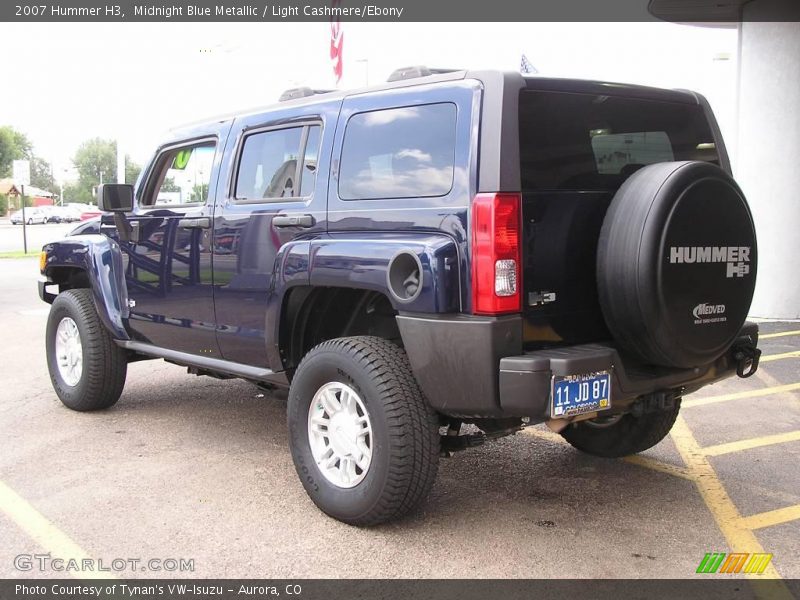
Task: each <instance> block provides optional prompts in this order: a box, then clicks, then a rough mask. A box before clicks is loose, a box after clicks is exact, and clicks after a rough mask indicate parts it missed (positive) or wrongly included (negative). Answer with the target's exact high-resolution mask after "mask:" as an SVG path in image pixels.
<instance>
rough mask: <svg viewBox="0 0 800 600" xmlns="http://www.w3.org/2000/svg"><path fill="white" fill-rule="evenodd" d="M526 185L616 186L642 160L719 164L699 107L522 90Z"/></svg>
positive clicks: (529, 187)
mask: <svg viewBox="0 0 800 600" xmlns="http://www.w3.org/2000/svg"><path fill="white" fill-rule="evenodd" d="M519 111H520V162H521V169H522V173H521V174H522V188H523V190H526V191H530V190H551V189H567V190H615V189H617V188H618V187H619V186H620V185H622V182H623V181H624V180H625V179H627V178H628V177H629V176H630V175H632V174H633V173H635V172H636V171H637V170H638V169H640V168H642V167H643V166H645V165H649V164H653V163H657V162H664V161H672V160H703V161H707V162H712V163H715V164H719V156H718V154H717V151H716V147H715V146H714V139H713V136H712V133H711V130H710V128H709V126H708V122H707V120H706V118H705V114H704V113H703V109H702V107H700V106H698V105H693V104H681V103H676V102H662V101H654V100H641V99H636V98H625V97H619V96H602V95H594V94H574V93H565V92H537V91H523V92H521V95H520V107H519Z"/></svg>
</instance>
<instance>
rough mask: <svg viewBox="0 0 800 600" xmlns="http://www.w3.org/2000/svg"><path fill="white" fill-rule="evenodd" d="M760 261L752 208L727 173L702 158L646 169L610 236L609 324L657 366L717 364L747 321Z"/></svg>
mask: <svg viewBox="0 0 800 600" xmlns="http://www.w3.org/2000/svg"><path fill="white" fill-rule="evenodd" d="M756 259H757V254H756V234H755V228H754V226H753V218H752V215H751V214H750V208H749V207H748V205H747V201H746V200H745V198H744V195H743V194H742V191H741V190H740V189H739V186H738V185H736V182H735V181H733V179H732V178H731V177H730V176H729V175H728V174H727V173H725V172H724V171H723V170H722V169H720V168H719V167H717V166H716V165H713V164H710V163H705V162H696V161H689V162H669V163H657V164H654V165H649V166H647V167H644V168H642V169H640V170H639V171H637V172H636V173H634V174H633V175H632V176H631V177H630V178H628V180H627V181H625V183H624V184H623V185H622V187H620V189H619V191H618V192H617V193H616V195H615V196H614V199H613V201H612V202H611V206H610V207H609V209H608V212H607V213H606V216H605V220H604V221H603V227H602V230H601V232H600V239H599V243H598V252H597V280H598V292H599V295H600V306H601V308H602V311H603V316H604V317H605V320H606V324H607V325H608V328H609V330H610V331H611V333H612V335H613V336H614V338H615V340H616V341H617V342H618V343H619V345H620V346H621V349H622V350H623V351H627V352H628V353H630V354H633V355H635V356H637V357H638V358H640V359H641V360H642V361H644V362H646V363H648V364H653V365H663V366H669V367H682V368H689V367H696V366H700V365H704V364H708V363H710V362H712V361H714V360H715V359H716V358H718V357H719V356H721V355H722V354H723V353H724V352H725V351H726V350H727V349H728V348H729V347H730V345H731V343H732V342H733V340H734V338H735V337H736V335H737V333H738V332H739V330H740V328H741V326H742V325H743V323H744V321H745V319H746V317H747V313H748V311H749V309H750V302H751V300H752V298H753V289H754V287H755V280H756V264H757V263H756Z"/></svg>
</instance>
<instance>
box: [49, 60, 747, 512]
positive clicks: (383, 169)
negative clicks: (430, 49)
mask: <svg viewBox="0 0 800 600" xmlns="http://www.w3.org/2000/svg"><path fill="white" fill-rule="evenodd" d="M281 100H282V101H281V102H279V103H277V104H275V105H272V106H270V107H268V108H266V109H262V110H255V111H252V112H244V113H241V114H236V115H235V116H231V117H226V118H220V119H215V120H212V121H210V122H208V123H204V124H201V125H193V126H190V127H188V128H185V129H181V130H177V131H175V132H174V134H173V135H172V137H171V138H170V139H168V140H165V141H164V142H163V144H162V145H161V146H160V148H159V149H158V151H157V152H156V153H155V156H154V157H153V159H152V161H151V162H150V164H149V165H148V166H147V167H146V168H145V169H144V170H143V172H142V174H141V176H140V177H139V180H138V182H137V183H136V185H135V186H129V185H120V184H115V185H110V184H106V185H105V186H101V188H100V190H99V192H98V193H99V204H100V207H101V208H102V210H103V211H104V212H105V213H106V214H105V215H104V216H103V218H102V220H101V221H100V222H99V223H98V225H97V226H96V227H95V231H94V233H89V234H80V235H74V236H70V237H67V238H65V239H63V240H61V241H58V242H55V243H51V244H48V245H47V246H45V248H44V250H43V256H42V265H41V271H42V274H43V275H44V280H43V281H42V282H41V284H40V294H41V297H42V298H43V299H44V300H45V301H46V302H49V303H51V304H52V308H51V312H50V318H49V321H48V325H47V361H48V364H49V368H50V373H51V377H52V381H53V386H54V388H55V391H56V393H57V394H58V396H59V398H60V399H61V400H62V401H63V403H64V404H65V405H67V406H68V407H69V408H72V409H75V410H95V409H102V408H107V407H109V406H111V405H113V404H114V403H115V402H116V401H117V399H118V398H119V396H120V394H121V392H122V388H123V385H124V382H125V375H126V366H127V364H128V363H129V362H132V361H136V360H142V359H149V358H163V359H165V360H167V361H170V362H172V363H176V364H179V365H184V366H187V367H188V369H189V372H190V373H194V374H197V375H211V376H215V377H221V378H229V377H239V378H244V379H247V380H249V381H252V382H254V383H256V384H258V385H261V386H264V387H268V388H272V387H288V388H289V397H288V423H289V437H290V446H291V452H292V456H293V459H294V463H295V466H296V468H297V473H298V475H299V477H300V480H301V482H302V484H303V486H304V487H305V489H306V491H307V492H308V494H309V495H310V497H311V498H312V499H313V501H314V502H315V503H316V504H317V505H318V506H319V507H320V508H321V509H322V510H323V511H325V512H326V513H328V514H329V515H332V516H333V517H335V518H337V519H340V520H342V521H344V522H347V523H352V524H357V525H370V524H375V523H379V522H382V521H386V520H389V519H393V518H396V517H398V516H400V515H402V514H404V513H406V512H408V511H409V510H410V509H412V508H413V507H415V506H417V505H418V504H419V503H420V501H421V500H422V499H423V498H424V497H425V495H426V494H427V493H428V491H429V490H430V488H431V486H432V484H433V481H434V478H435V475H436V470H437V465H438V461H439V457H440V456H441V455H448V454H449V453H451V452H453V451H456V450H460V449H463V448H467V447H469V446H474V445H477V444H480V443H482V442H483V441H484V440H486V439H488V438H493V437H499V436H503V435H508V434H511V433H514V432H516V431H518V430H519V429H521V428H522V427H524V426H526V425H528V424H534V423H541V422H546V423H547V424H548V425H549V426H550V427H551V428H552V429H553V430H555V431H558V432H560V433H561V435H563V436H564V438H566V440H567V441H568V442H569V443H570V444H572V445H573V446H575V447H576V448H578V449H580V450H582V451H584V452H588V453H590V454H594V455H598V456H605V457H614V456H622V455H627V454H631V453H635V452H640V451H642V450H645V449H647V448H649V447H651V446H653V445H654V444H656V443H658V442H659V440H661V439H662V438H663V437H664V436H665V435H666V434H667V432H668V431H669V429H670V427H671V426H672V424H673V422H674V420H675V418H676V415H677V413H678V409H679V407H680V403H681V398H682V396H684V395H685V394H689V393H691V392H694V391H696V390H698V389H700V388H701V387H703V386H705V385H707V384H710V383H713V382H715V381H718V380H720V379H722V378H724V377H728V376H730V375H733V374H738V375H739V376H742V377H744V376H748V375H750V374H752V373H753V372H754V371H755V369H756V368H757V366H758V356H759V351H758V350H757V347H756V346H757V341H758V328H757V326H756V325H754V324H752V323H748V322H746V316H747V314H748V310H749V306H750V301H751V298H752V295H753V289H754V285H755V277H756V259H757V256H756V239H755V232H754V227H753V221H752V217H751V214H750V210H749V208H748V205H747V202H746V201H745V198H744V197H743V195H742V192H741V190H740V189H739V187H738V186H737V185H736V183H735V182H734V180H733V179H732V177H731V170H730V164H729V162H728V157H727V155H726V152H725V147H724V145H723V141H722V139H721V137H720V132H719V129H718V127H717V124H716V121H715V119H714V117H713V115H712V113H711V110H710V109H709V106H708V103H707V102H706V101H705V99H704V98H703V97H701V96H699V95H697V94H694V93H692V92H688V91H674V90H662V89H653V88H646V87H639V86H629V85H619V84H610V83H601V82H588V81H575V80H561V79H548V78H541V77H535V78H525V77H522V76H520V75H519V74H516V73H502V72H488V71H479V72H473V71H439V70H428V69H425V68H421V67H420V68H409V69H403V70H400V71H398V72H396V73H395V74H394V75H393V76H392V78H391V79H390V81H389V82H388V83H386V84H384V85H380V86H377V87H372V88H368V89H364V90H357V91H349V92H324V93H321V92H314V91H313V90H310V89H308V88H301V89H296V90H290V91H289V92H287V93H286V94H284V96H283V97H282V98H281ZM464 424H468V425H471V427H467V428H465V429H463V430H462V425H464Z"/></svg>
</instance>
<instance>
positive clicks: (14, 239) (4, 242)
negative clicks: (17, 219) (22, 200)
mask: <svg viewBox="0 0 800 600" xmlns="http://www.w3.org/2000/svg"><path fill="white" fill-rule="evenodd" d="M78 225H79V223H47V224H45V225H42V224H39V223H37V224H36V225H29V226H27V227H25V234H26V235H27V237H28V252H37V251H39V250H40V249H41V247H42V246H43V245H45V244H46V243H47V242H50V241H52V240H55V239H58V238H62V237H64V236H65V235H66V234H67V233H68V232H70V231H72V230H73V229H74V228H75V227H77V226H78ZM22 235H23V233H22V225H12V224H11V222H10V221H9V220H8V219H0V253H3V252H22V250H23V247H24V244H23V238H22Z"/></svg>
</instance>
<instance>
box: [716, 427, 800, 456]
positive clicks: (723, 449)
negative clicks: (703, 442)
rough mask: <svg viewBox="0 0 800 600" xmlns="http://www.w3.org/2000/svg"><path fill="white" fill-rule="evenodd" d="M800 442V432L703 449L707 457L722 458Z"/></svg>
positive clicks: (767, 436) (777, 434)
mask: <svg viewBox="0 0 800 600" xmlns="http://www.w3.org/2000/svg"><path fill="white" fill-rule="evenodd" d="M797 441H800V431H790V432H789V433H776V434H774V435H764V436H761V437H755V438H750V439H747V440H739V441H738V442H728V443H727V444H716V445H715V446H706V447H705V448H701V450H702V451H703V453H704V454H705V455H706V456H720V455H721V454H730V453H731V452H741V451H742V450H750V449H751V448H760V447H762V446H771V445H773V444H785V443H786V442H797Z"/></svg>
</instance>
